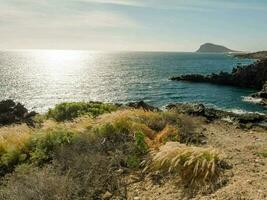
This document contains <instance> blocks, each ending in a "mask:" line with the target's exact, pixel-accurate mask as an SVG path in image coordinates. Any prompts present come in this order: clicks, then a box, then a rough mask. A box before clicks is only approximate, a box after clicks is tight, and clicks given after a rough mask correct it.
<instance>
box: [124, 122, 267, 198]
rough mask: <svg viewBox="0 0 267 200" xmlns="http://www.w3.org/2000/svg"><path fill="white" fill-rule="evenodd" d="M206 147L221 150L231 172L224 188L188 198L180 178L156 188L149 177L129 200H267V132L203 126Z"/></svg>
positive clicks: (131, 187)
mask: <svg viewBox="0 0 267 200" xmlns="http://www.w3.org/2000/svg"><path fill="white" fill-rule="evenodd" d="M203 128H204V134H205V135H206V136H207V146H213V147H215V148H217V149H219V150H220V151H221V152H222V153H223V154H224V155H225V156H226V160H227V162H228V163H230V164H231V165H232V167H233V168H232V169H230V170H227V171H226V172H225V175H224V176H225V177H226V178H227V179H228V181H227V183H226V185H225V186H223V187H221V188H220V189H218V190H216V191H215V192H213V193H212V194H206V195H204V194H198V195H195V196H193V197H192V196H191V197H190V196H189V195H187V194H186V193H185V192H184V189H183V187H182V185H181V184H180V183H179V180H178V178H177V177H171V178H164V179H163V180H161V183H160V184H158V183H157V184H156V183H155V182H153V181H152V180H151V178H150V177H149V176H147V177H146V178H145V179H144V181H142V182H136V183H133V184H130V185H129V187H128V199H134V200H138V199H140V200H143V199H144V200H148V199H151V200H154V199H158V200H173V199H194V200H210V199H219V200H241V199H242V200H243V199H244V200H250V199H251V200H252V199H253V200H265V199H267V158H264V157H263V156H261V155H260V154H259V153H261V152H267V131H266V130H263V129H260V128H254V129H251V130H243V129H240V128H237V127H236V126H234V125H231V124H227V123H226V122H222V121H217V122H214V123H209V124H204V125H203Z"/></svg>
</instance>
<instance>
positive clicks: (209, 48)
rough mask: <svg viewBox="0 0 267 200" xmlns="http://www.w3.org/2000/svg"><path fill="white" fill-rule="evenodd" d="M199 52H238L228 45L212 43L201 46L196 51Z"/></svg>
mask: <svg viewBox="0 0 267 200" xmlns="http://www.w3.org/2000/svg"><path fill="white" fill-rule="evenodd" d="M196 52H197V53H230V52H237V51H235V50H232V49H228V48H227V47H224V46H221V45H217V44H212V43H205V44H203V45H201V46H200V48H199V49H198V50H197V51H196Z"/></svg>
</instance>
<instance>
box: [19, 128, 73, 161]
mask: <svg viewBox="0 0 267 200" xmlns="http://www.w3.org/2000/svg"><path fill="white" fill-rule="evenodd" d="M74 138H75V134H74V133H73V132H70V131H68V130H65V129H60V128H59V129H58V130H53V131H51V132H48V133H45V134H40V135H36V136H34V137H33V138H31V139H30V140H29V141H28V142H27V143H26V146H25V149H24V151H25V152H26V153H27V154H28V155H29V158H30V161H31V162H34V163H36V164H39V165H41V164H43V163H45V162H48V161H50V160H51V159H52V157H53V154H54V152H55V150H56V149H57V148H59V147H60V146H62V145H65V144H70V143H71V142H72V141H73V140H74Z"/></svg>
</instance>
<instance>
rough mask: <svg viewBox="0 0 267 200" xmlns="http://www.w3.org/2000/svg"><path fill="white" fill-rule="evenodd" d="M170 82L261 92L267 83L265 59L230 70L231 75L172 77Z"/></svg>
mask: <svg viewBox="0 0 267 200" xmlns="http://www.w3.org/2000/svg"><path fill="white" fill-rule="evenodd" d="M171 80H174V81H190V82H208V83H214V84H222V85H231V86H238V87H246V88H253V89H258V90H261V89H262V88H263V85H264V84H265V82H266V81H267V59H266V60H261V61H257V62H255V63H254V64H251V65H248V66H244V67H241V66H238V67H236V68H234V69H233V70H232V73H227V72H220V73H219V74H211V75H208V76H203V75H200V74H189V75H182V76H178V77H172V78H171Z"/></svg>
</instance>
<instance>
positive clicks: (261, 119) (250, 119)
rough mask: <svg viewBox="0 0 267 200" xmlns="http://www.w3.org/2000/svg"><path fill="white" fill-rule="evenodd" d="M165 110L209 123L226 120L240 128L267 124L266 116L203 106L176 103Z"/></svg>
mask: <svg viewBox="0 0 267 200" xmlns="http://www.w3.org/2000/svg"><path fill="white" fill-rule="evenodd" d="M166 109H167V110H172V111H175V112H178V113H183V114H188V115H194V116H203V117H205V118H207V119H208V120H210V121H213V120H217V119H218V120H219V119H222V120H227V121H231V122H233V123H237V124H239V125H241V126H244V125H247V124H253V125H256V124H259V123H266V122H267V116H266V115H261V114H258V113H245V114H236V113H232V112H227V111H223V110H217V109H214V108H207V107H205V106H204V105H203V104H191V103H177V104H170V105H168V106H167V107H166Z"/></svg>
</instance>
